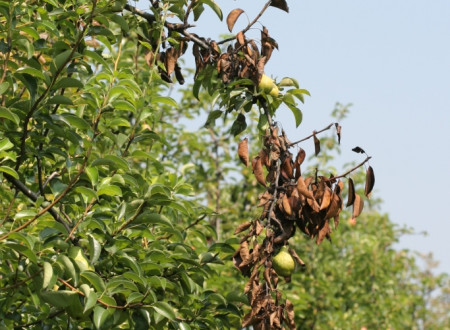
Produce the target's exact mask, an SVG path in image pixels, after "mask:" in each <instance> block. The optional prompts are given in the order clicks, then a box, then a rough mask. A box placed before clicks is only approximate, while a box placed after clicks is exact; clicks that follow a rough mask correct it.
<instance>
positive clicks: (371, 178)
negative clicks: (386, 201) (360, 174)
mask: <svg viewBox="0 0 450 330" xmlns="http://www.w3.org/2000/svg"><path fill="white" fill-rule="evenodd" d="M374 185H375V173H374V172H373V168H372V166H369V168H368V169H367V173H366V186H365V188H364V195H366V197H369V196H370V193H371V192H372V189H373V186H374Z"/></svg>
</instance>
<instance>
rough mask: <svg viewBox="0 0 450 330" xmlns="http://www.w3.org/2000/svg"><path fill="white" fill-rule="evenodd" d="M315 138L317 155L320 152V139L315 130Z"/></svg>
mask: <svg viewBox="0 0 450 330" xmlns="http://www.w3.org/2000/svg"><path fill="white" fill-rule="evenodd" d="M313 138H314V152H315V154H316V156H317V155H318V154H319V152H320V141H319V139H318V138H317V136H316V132H313Z"/></svg>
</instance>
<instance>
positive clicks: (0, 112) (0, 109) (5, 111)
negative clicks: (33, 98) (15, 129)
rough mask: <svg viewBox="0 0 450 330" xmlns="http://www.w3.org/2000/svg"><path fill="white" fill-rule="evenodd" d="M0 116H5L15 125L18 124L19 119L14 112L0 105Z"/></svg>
mask: <svg viewBox="0 0 450 330" xmlns="http://www.w3.org/2000/svg"><path fill="white" fill-rule="evenodd" d="M0 118H5V119H8V120H11V121H12V122H14V123H15V124H16V125H19V123H20V119H19V116H17V115H16V114H15V113H13V112H11V111H10V110H9V109H7V108H4V107H0Z"/></svg>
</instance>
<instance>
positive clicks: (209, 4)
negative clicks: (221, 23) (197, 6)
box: [201, 0, 223, 20]
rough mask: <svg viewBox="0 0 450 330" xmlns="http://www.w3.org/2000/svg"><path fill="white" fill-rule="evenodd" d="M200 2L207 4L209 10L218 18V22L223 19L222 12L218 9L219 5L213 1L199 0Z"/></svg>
mask: <svg viewBox="0 0 450 330" xmlns="http://www.w3.org/2000/svg"><path fill="white" fill-rule="evenodd" d="M201 2H203V3H205V4H207V5H208V6H209V7H211V9H212V10H214V12H215V13H216V15H217V16H218V17H219V19H220V20H222V19H223V14H222V10H221V9H220V7H219V5H218V4H217V3H216V2H215V1H214V0H201Z"/></svg>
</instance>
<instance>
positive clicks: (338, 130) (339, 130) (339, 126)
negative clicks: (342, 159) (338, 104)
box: [334, 123, 342, 144]
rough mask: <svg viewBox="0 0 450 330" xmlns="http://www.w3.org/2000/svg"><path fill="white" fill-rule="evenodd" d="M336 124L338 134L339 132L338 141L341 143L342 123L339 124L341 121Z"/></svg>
mask: <svg viewBox="0 0 450 330" xmlns="http://www.w3.org/2000/svg"><path fill="white" fill-rule="evenodd" d="M334 125H335V126H336V134H337V137H338V143H339V144H341V131H342V127H341V125H339V123H335V124H334Z"/></svg>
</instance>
